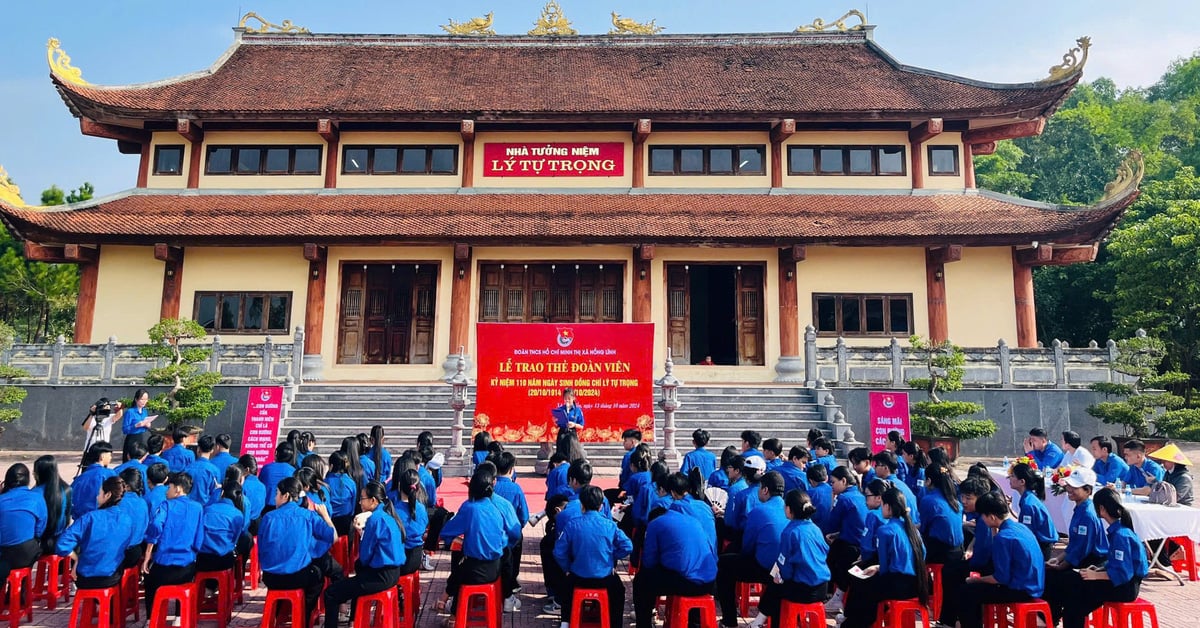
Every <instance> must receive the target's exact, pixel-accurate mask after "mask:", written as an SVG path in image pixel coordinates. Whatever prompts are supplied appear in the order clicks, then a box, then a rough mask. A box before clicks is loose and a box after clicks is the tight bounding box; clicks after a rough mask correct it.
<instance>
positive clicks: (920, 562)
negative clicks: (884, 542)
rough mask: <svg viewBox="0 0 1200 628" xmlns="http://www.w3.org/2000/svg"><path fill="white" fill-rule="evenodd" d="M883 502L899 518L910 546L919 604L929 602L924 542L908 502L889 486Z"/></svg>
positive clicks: (898, 491) (923, 604)
mask: <svg viewBox="0 0 1200 628" xmlns="http://www.w3.org/2000/svg"><path fill="white" fill-rule="evenodd" d="M883 503H884V505H886V506H887V507H888V508H889V509H890V510H891V511H892V516H893V517H895V518H897V519H899V520H900V524H901V526H902V527H903V528H904V534H905V535H906V536H907V537H908V543H909V545H910V546H911V547H912V555H913V565H912V567H913V572H914V573H916V574H917V595H918V597H919V598H920V600H921V605H922V606H925V605H927V604H928V603H929V572H928V571H927V570H926V569H925V543H924V542H923V541H922V540H921V532H920V531H919V530H917V526H915V525H913V522H912V516H911V515H910V514H909V511H908V502H907V500H906V499H905V498H904V493H901V492H900V489H898V488H896V487H894V486H893V487H891V488H889V489H888V490H886V491H884V492H883Z"/></svg>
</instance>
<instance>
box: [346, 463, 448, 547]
mask: <svg viewBox="0 0 1200 628" xmlns="http://www.w3.org/2000/svg"><path fill="white" fill-rule="evenodd" d="M388 468H389V469H390V468H391V467H388ZM347 469H348V467H347V463H346V456H343V455H342V452H340V451H335V452H333V453H332V454H329V474H328V475H326V476H325V483H326V484H328V485H329V517H330V518H331V519H333V527H334V528H336V529H337V533H338V536H342V535H346V534H349V533H350V526H351V524H352V523H353V522H354V509H355V506H356V505H357V499H358V487H357V486H355V484H354V478H352V477H350V474H349V473H347V472H346V471H347ZM421 506H422V508H424V504H422V505H421Z"/></svg>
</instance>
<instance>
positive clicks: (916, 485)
mask: <svg viewBox="0 0 1200 628" xmlns="http://www.w3.org/2000/svg"><path fill="white" fill-rule="evenodd" d="M904 484H905V485H906V486H908V490H909V492H910V493H912V494H914V495H921V494H924V492H925V469H912V468H910V469H909V470H908V475H907V476H905V477H904ZM910 503H911V502H910Z"/></svg>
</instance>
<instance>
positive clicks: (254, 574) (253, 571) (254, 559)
mask: <svg viewBox="0 0 1200 628" xmlns="http://www.w3.org/2000/svg"><path fill="white" fill-rule="evenodd" d="M244 575H245V579H244V580H243V581H242V583H243V585H245V583H246V582H247V581H249V584H250V590H251V591H256V590H258V582H259V578H261V577H262V568H261V567H260V566H259V564H258V537H254V539H252V540H251V542H250V571H249V572H248V573H246V574H244Z"/></svg>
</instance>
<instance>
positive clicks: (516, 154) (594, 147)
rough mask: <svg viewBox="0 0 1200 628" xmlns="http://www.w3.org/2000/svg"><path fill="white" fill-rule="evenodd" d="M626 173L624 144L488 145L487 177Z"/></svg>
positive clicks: (506, 143) (484, 167)
mask: <svg viewBox="0 0 1200 628" xmlns="http://www.w3.org/2000/svg"><path fill="white" fill-rule="evenodd" d="M624 174H625V145H624V144H623V143H621V142H546V143H541V144H539V143H533V142H520V143H508V142H485V143H484V145H483V176H485V177H619V176H622V175H624Z"/></svg>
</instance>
